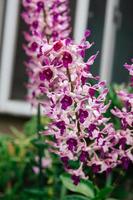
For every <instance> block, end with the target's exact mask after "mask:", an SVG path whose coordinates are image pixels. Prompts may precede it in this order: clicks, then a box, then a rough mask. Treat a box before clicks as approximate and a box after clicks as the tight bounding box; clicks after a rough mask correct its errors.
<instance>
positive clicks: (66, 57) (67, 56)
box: [63, 51, 72, 67]
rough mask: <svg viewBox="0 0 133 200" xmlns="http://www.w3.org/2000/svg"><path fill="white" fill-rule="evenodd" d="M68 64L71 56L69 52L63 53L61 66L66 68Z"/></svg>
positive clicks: (70, 61)
mask: <svg viewBox="0 0 133 200" xmlns="http://www.w3.org/2000/svg"><path fill="white" fill-rule="evenodd" d="M70 63H72V56H71V54H70V53H69V52H67V51H65V52H64V54H63V65H64V67H68V65H69V64H70Z"/></svg>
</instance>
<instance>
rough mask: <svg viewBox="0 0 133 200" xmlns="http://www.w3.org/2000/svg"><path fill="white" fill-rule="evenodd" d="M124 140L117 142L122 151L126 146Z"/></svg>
mask: <svg viewBox="0 0 133 200" xmlns="http://www.w3.org/2000/svg"><path fill="white" fill-rule="evenodd" d="M126 141H127V140H126V138H125V137H123V138H121V139H120V140H119V145H120V146H121V148H122V149H123V150H124V149H125V146H126Z"/></svg>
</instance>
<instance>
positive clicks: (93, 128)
mask: <svg viewBox="0 0 133 200" xmlns="http://www.w3.org/2000/svg"><path fill="white" fill-rule="evenodd" d="M95 129H96V125H95V124H90V126H89V128H88V133H89V135H90V136H92V132H93V131H94V130H95Z"/></svg>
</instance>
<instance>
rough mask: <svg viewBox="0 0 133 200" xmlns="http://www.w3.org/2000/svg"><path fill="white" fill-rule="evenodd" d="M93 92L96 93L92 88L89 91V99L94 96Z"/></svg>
mask: <svg viewBox="0 0 133 200" xmlns="http://www.w3.org/2000/svg"><path fill="white" fill-rule="evenodd" d="M95 92H96V90H95V89H93V88H90V89H89V95H90V96H91V97H93V96H94V95H95Z"/></svg>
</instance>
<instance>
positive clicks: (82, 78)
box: [81, 76, 87, 85]
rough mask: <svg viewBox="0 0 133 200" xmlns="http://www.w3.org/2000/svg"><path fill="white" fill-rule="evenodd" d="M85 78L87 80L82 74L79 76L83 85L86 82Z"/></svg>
mask: <svg viewBox="0 0 133 200" xmlns="http://www.w3.org/2000/svg"><path fill="white" fill-rule="evenodd" d="M86 80H87V78H86V77H84V76H82V77H81V82H82V85H85V83H86Z"/></svg>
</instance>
